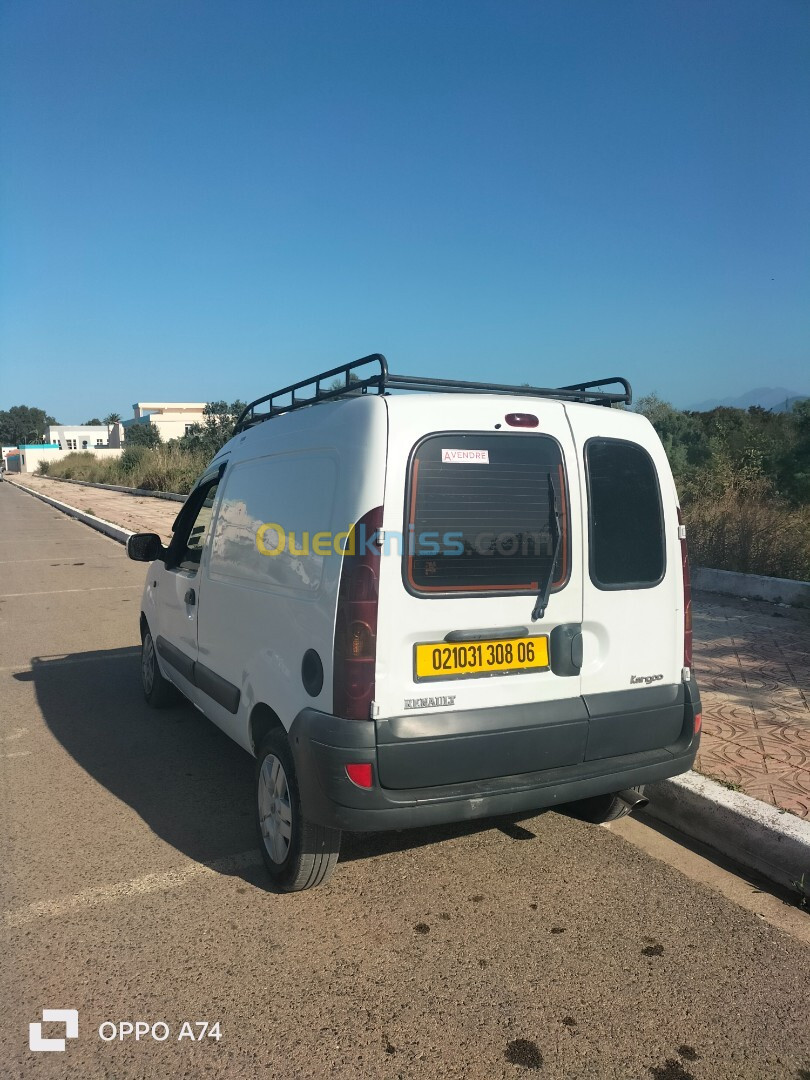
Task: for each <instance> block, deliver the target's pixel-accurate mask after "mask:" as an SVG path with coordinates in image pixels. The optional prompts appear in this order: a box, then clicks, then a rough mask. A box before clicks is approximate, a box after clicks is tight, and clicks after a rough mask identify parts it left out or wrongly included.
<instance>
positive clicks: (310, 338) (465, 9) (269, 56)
mask: <svg viewBox="0 0 810 1080" xmlns="http://www.w3.org/2000/svg"><path fill="white" fill-rule="evenodd" d="M0 38H1V39H2V54H1V55H0V72H2V74H0V80H2V82H1V83H0V91H1V92H2V93H1V97H0V101H1V102H2V104H1V105H0V125H1V131H0V135H1V138H2V145H3V147H4V152H3V157H4V166H3V170H2V174H1V175H0V198H1V200H2V222H1V224H0V349H1V350H2V351H1V353H0V365H1V370H0V408H7V407H8V406H9V405H12V404H19V403H25V404H33V405H38V406H40V407H43V408H46V409H47V410H48V411H49V412H52V413H53V414H54V415H56V417H57V418H58V419H59V420H61V421H63V422H78V421H81V420H85V419H87V418H89V417H91V416H94V415H104V414H105V413H106V412H109V411H117V412H120V413H122V414H123V415H124V416H125V417H126V416H128V415H131V405H132V403H133V402H134V401H136V400H199V401H205V400H211V399H216V398H227V399H233V398H237V397H241V398H250V397H253V396H258V395H259V394H262V393H265V392H267V391H269V390H271V389H274V388H275V387H276V386H279V385H282V384H284V383H285V382H287V381H291V380H292V379H295V378H299V377H305V376H307V375H309V374H310V373H312V372H315V371H317V370H321V369H323V368H325V367H328V366H331V365H332V364H335V363H340V362H342V361H345V360H350V359H353V358H355V357H358V356H362V355H364V354H366V353H369V352H372V351H378V350H379V351H381V352H384V353H386V355H387V356H388V358H389V362H390V365H391V368H392V370H395V371H398V372H402V373H406V374H428V375H447V376H449V377H456V378H463V377H470V378H475V379H480V380H486V379H488V378H491V379H494V380H496V381H509V382H511V381H514V382H518V383H519V382H525V381H529V382H534V383H537V384H540V385H556V384H560V383H566V382H572V381H579V380H582V379H586V378H589V377H601V376H603V375H610V374H615V373H620V374H624V375H626V376H627V377H628V378H629V379H630V380H631V382H632V383H633V384H634V387H635V389H636V393H637V395H638V394H643V393H647V392H650V391H653V390H655V391H657V392H658V393H659V394H660V395H661V396H663V397H665V398H667V399H669V400H671V401H673V402H675V403H676V404H679V405H688V404H691V403H693V402H696V401H700V400H703V399H704V398H709V397H715V396H718V397H724V396H726V395H729V394H738V393H742V392H744V391H746V390H749V389H751V388H753V387H756V386H763V385H769V386H778V385H782V386H786V387H787V388H789V389H790V390H794V391H798V392H802V393H810V139H809V138H808V127H809V126H810V120H809V119H808V117H810V64H808V62H807V57H808V55H810V5H808V4H807V3H806V0H761V2H758V3H752V2H750V0H733V2H724V0H711V2H702V0H656V2H651V0H638V2H636V0H612V2H607V0H598V2H590V0H561V2H553V0H552V2H546V0H489V2H482V0H442V2H436V0H430V2H426V3H422V2H419V0H407V2H406V0H283V2H281V0H261V2H258V0H236V2H234V3H226V2H224V0H222V2H219V3H214V2H210V0H197V2H185V0H171V2H170V0H160V2H155V0H115V2H111V0H5V2H4V3H3V4H2V7H1V8H0Z"/></svg>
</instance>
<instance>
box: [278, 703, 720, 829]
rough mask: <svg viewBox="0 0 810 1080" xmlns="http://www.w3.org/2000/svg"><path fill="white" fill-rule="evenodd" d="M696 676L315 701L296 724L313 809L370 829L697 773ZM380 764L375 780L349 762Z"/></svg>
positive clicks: (326, 819)
mask: <svg viewBox="0 0 810 1080" xmlns="http://www.w3.org/2000/svg"><path fill="white" fill-rule="evenodd" d="M699 711H700V698H699V695H698V690H697V686H696V684H695V683H694V682H691V683H688V684H685V685H678V686H669V687H667V686H660V687H650V688H642V689H639V690H632V691H621V692H619V693H616V694H601V695H598V696H596V697H591V698H575V699H572V700H571V701H567V702H555V703H550V704H533V705H523V706H511V707H504V708H497V709H479V710H467V711H463V712H461V711H454V712H437V713H420V714H417V715H411V716H404V717H394V718H391V719H386V720H377V721H357V720H344V719H341V718H340V717H336V716H331V715H329V714H327V713H322V712H318V711H316V710H315V709H305V710H303V711H302V712H301V713H300V714H299V715H298V716H297V717H296V719H295V722H294V723H293V726H292V728H291V730H290V743H291V746H292V751H293V754H294V756H295V763H296V772H297V777H298V785H299V789H300V792H301V799H302V803H303V806H304V812H305V813H306V815H307V817H309V818H310V819H311V820H313V821H316V822H318V823H319V824H322V825H328V826H331V827H333V828H339V829H346V830H349V831H358V832H370V831H377V830H385V829H403V828H411V827H415V826H419V825H435V824H441V823H447V822H454V821H465V820H471V819H474V818H483V817H490V816H495V815H498V814H515V813H523V812H526V811H532V810H539V809H542V808H544V807H551V806H560V805H562V804H564V803H567V802H572V801H573V800H575V799H583V798H588V797H590V796H592V795H602V794H604V793H605V792H609V791H620V790H622V789H623V788H627V787H636V786H638V785H639V784H646V783H651V782H652V781H654V780H663V779H666V778H667V777H670V776H675V775H677V774H678V773H682V772H686V771H687V770H688V769H689V768H691V766H692V762H693V761H694V759H695V754H696V753H697V749H698V743H699V735H695V734H694V717H695V714H696V713H697V712H699ZM358 762H364V763H368V764H370V765H371V767H372V775H373V778H374V783H373V786H372V787H371V788H370V789H365V788H359V787H357V786H356V785H355V784H353V783H352V782H351V780H349V778H348V776H347V774H346V768H345V767H346V765H347V764H350V763H358Z"/></svg>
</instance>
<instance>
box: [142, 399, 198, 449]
mask: <svg viewBox="0 0 810 1080" xmlns="http://www.w3.org/2000/svg"><path fill="white" fill-rule="evenodd" d="M205 404H206V403H205V402H204V401H138V402H136V404H135V405H133V406H132V408H133V411H134V413H135V415H134V417H133V419H132V420H124V421H123V425H124V437H125V438H126V432H127V430H128V429H129V428H131V427H133V426H134V425H135V424H154V425H155V427H156V428H157V429H158V431H159V432H160V438H161V440H162V441H163V442H169V440H170V439H180V438H182V436H183V435H185V434H186V433H187V432H188V430H189V428H190V427H192V425H193V424H202V423H203V422H204V420H205V417H204V415H203V409H204V408H205Z"/></svg>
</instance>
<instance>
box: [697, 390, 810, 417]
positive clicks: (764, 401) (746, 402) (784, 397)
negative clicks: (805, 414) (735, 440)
mask: <svg viewBox="0 0 810 1080" xmlns="http://www.w3.org/2000/svg"><path fill="white" fill-rule="evenodd" d="M805 397H810V394H797V393H796V392H795V390H786V389H785V388H784V386H760V387H759V388H758V389H757V390H749V391H748V393H747V394H741V395H740V396H739V397H727V398H710V399H709V400H708V401H701V403H700V404H699V405H689V406H688V407H687V410H686V411H687V412H710V411H711V410H712V409H719V408H721V407H723V408H726V409H750V408H751V406H752V405H759V406H760V408H762V409H772V410H773V412H788V411H789V410H790V409H792V408H793V402H794V401H801V400H802V398H805Z"/></svg>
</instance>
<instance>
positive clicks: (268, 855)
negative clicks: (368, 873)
mask: <svg viewBox="0 0 810 1080" xmlns="http://www.w3.org/2000/svg"><path fill="white" fill-rule="evenodd" d="M256 823H257V826H258V830H259V842H260V844H261V852H262V858H263V859H264V864H265V866H266V867H267V870H268V872H269V874H270V877H271V878H272V879H273V883H274V884H275V885H276V886H277V887H278V888H279V889H281V891H282V892H301V891H302V890H303V889H312V888H314V887H315V886H316V885H322V884H323V883H324V882H325V881H328V880H329V878H330V877H331V876H332V873H333V871H334V869H335V866H336V865H337V861H338V855H339V854H340V829H330V828H327V827H326V826H324V825H316V824H315V823H314V822H312V821H309V820H308V819H307V818H306V817H304V814H303V812H302V810H301V799H300V796H299V793H298V782H297V780H296V777H295V764H294V762H293V756H292V752H291V751H290V745H289V742H288V741H287V736H286V735H285V734H284V732H283V731H272V732H270V734H269V735H268V736H267V737H266V738H265V740H264V742H263V743H262V745H261V748H260V749H259V753H258V756H257V759H256Z"/></svg>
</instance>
